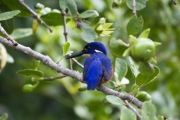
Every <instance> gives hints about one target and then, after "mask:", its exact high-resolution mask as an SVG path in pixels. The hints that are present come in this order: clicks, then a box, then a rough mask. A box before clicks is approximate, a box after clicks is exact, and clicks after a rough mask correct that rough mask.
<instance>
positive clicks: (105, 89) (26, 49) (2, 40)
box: [0, 36, 142, 108]
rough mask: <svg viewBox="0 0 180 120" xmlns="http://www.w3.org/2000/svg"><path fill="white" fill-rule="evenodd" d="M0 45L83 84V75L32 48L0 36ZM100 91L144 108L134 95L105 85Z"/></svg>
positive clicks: (99, 88)
mask: <svg viewBox="0 0 180 120" xmlns="http://www.w3.org/2000/svg"><path fill="white" fill-rule="evenodd" d="M0 43H2V44H4V45H7V46H9V47H11V48H14V49H16V50H18V51H20V52H23V53H25V54H27V55H29V56H31V57H33V58H35V59H37V60H40V61H41V62H42V63H44V64H45V65H47V66H49V67H50V68H52V69H53V70H56V71H57V72H60V73H62V74H63V75H66V76H69V77H72V78H75V79H77V80H79V81H80V82H83V77H82V74H80V73H79V72H77V71H74V70H70V69H67V68H64V67H62V66H59V65H58V64H56V63H55V62H54V61H52V59H51V58H50V57H49V56H46V55H43V54H40V53H38V52H36V51H34V50H32V49H31V48H30V47H25V46H23V45H21V44H18V46H14V45H13V43H11V42H9V41H7V40H6V39H5V38H3V37H1V36H0ZM97 90H98V91H101V92H103V93H105V94H106V95H114V96H117V97H119V98H120V99H122V100H128V101H129V102H131V103H133V104H134V105H136V106H137V107H138V108H141V106H142V102H141V101H139V100H138V99H137V98H136V97H134V96H133V95H130V94H127V93H120V92H117V91H115V90H113V89H110V88H108V87H106V86H104V85H100V86H98V87H97Z"/></svg>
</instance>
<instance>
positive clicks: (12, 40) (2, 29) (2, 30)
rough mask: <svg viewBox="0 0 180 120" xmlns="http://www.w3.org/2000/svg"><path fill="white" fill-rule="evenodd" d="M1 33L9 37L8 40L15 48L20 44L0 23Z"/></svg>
mask: <svg viewBox="0 0 180 120" xmlns="http://www.w3.org/2000/svg"><path fill="white" fill-rule="evenodd" d="M0 32H1V33H2V34H3V35H5V36H6V37H7V40H9V41H11V42H12V44H13V45H14V46H17V45H18V43H17V42H16V41H15V40H14V39H13V38H12V37H11V36H10V35H9V34H8V33H7V32H6V31H5V30H4V28H3V27H2V26H1V23H0Z"/></svg>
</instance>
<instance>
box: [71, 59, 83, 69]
mask: <svg viewBox="0 0 180 120" xmlns="http://www.w3.org/2000/svg"><path fill="white" fill-rule="evenodd" d="M72 60H73V61H74V62H75V63H76V64H77V65H79V66H80V67H81V68H84V66H83V65H82V64H81V63H80V62H78V61H77V60H76V59H75V58H72Z"/></svg>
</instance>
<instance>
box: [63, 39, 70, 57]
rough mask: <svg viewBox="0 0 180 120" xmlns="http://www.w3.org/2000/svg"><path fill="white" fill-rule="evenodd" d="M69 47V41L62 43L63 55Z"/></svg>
mask: <svg viewBox="0 0 180 120" xmlns="http://www.w3.org/2000/svg"><path fill="white" fill-rule="evenodd" d="M69 48H70V43H69V42H66V43H64V45H63V55H66V54H67V52H68V51H69Z"/></svg>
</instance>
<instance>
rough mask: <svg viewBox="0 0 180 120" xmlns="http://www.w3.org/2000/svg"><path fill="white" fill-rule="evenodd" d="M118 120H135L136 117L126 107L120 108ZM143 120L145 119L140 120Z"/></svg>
mask: <svg viewBox="0 0 180 120" xmlns="http://www.w3.org/2000/svg"><path fill="white" fill-rule="evenodd" d="M120 120H136V115H135V114H134V112H133V111H131V110H130V109H128V108H126V107H122V109H121V116H120ZM142 120H145V119H142Z"/></svg>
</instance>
